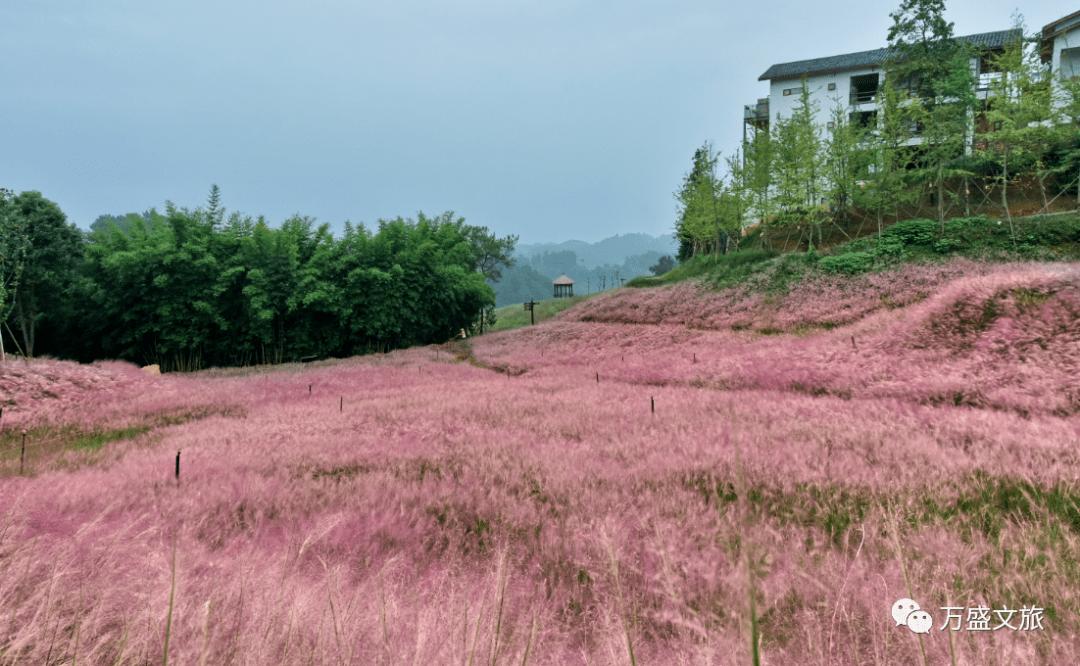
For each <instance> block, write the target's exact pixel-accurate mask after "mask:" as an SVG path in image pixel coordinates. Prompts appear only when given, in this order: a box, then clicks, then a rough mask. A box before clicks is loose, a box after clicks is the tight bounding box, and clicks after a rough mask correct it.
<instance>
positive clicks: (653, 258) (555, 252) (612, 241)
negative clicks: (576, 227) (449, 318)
mask: <svg viewBox="0 0 1080 666" xmlns="http://www.w3.org/2000/svg"><path fill="white" fill-rule="evenodd" d="M677 250H678V247H677V245H676V244H675V241H674V240H673V239H672V238H671V237H670V236H659V237H656V238H654V237H652V236H649V235H648V234H626V235H624V236H612V237H611V238H606V239H604V240H602V241H600V242H599V243H586V242H584V241H577V240H571V241H566V242H564V243H533V244H531V245H521V246H518V247H517V248H515V251H514V255H513V256H514V259H515V260H516V261H517V264H516V265H515V266H514V267H513V268H507V269H504V270H503V272H502V274H503V276H502V279H501V280H499V281H498V282H497V283H490V284H491V286H492V287H493V288H494V289H495V306H496V307H500V308H501V307H505V306H507V305H512V304H515V303H523V302H525V301H528V300H537V301H539V300H544V299H548V298H551V297H552V294H553V291H554V290H553V288H552V284H551V283H552V281H554V280H555V279H556V278H558V277H559V276H560V275H566V276H567V277H569V278H570V279H571V280H573V281H574V293H575V294H588V293H596V292H597V291H601V290H603V291H606V290H609V289H612V288H613V287H615V286H618V285H620V284H621V283H622V281H623V280H629V279H631V278H635V277H638V276H640V275H650V274H651V273H650V272H649V267H650V266H653V265H655V264H656V262H657V261H659V259H660V257H662V256H664V255H671V256H674V255H675V253H676V251H677Z"/></svg>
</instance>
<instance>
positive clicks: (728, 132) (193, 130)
mask: <svg viewBox="0 0 1080 666" xmlns="http://www.w3.org/2000/svg"><path fill="white" fill-rule="evenodd" d="M946 4H947V11H946V17H947V19H948V20H950V21H952V22H954V23H955V31H956V34H957V35H966V34H973V33H979V32H989V31H993V30H1004V29H1007V28H1009V27H1010V25H1011V18H1010V17H1011V15H1012V13H1013V11H1014V10H1015V9H1017V7H1018V5H1017V3H1016V1H1015V0H1007V1H1006V0H947V3H946ZM898 6H899V0H895V2H884V3H879V2H866V1H865V0H864V1H861V2H857V1H855V0H824V1H823V0H816V1H814V2H808V1H805V0H803V1H799V2H791V1H787V0H784V1H783V2H747V1H742V2H715V1H713V2H707V1H698V0H665V1H653V0H650V1H642V0H619V1H618V2H614V1H611V2H608V1H603V2H590V1H588V0H585V1H582V0H575V1H567V0H497V1H495V0H394V1H392V2H364V1H362V0H361V1H356V0H351V1H345V0H342V1H340V2H327V1H324V0H304V1H303V2H300V1H294V0H287V1H278V2H273V1H269V2H268V1H267V0H259V1H258V2H254V1H244V2H236V1H231V0H214V1H213V2H207V1H205V0H185V1H184V2H175V3H171V4H170V3H165V2H147V1H146V0H123V1H121V0H92V1H87V0H0V133H2V136H3V140H2V141H0V187H6V188H8V189H11V190H14V191H15V192H22V191H24V190H38V191H40V192H41V193H42V194H43V195H44V196H45V197H46V198H48V199H51V200H53V201H55V202H57V203H58V204H59V205H60V207H61V208H62V209H63V210H64V212H65V213H67V215H68V219H69V221H73V222H75V223H76V224H78V226H79V227H81V228H83V229H88V228H89V225H90V223H91V222H93V221H94V219H96V218H97V217H98V216H99V215H101V214H104V213H108V214H123V213H129V212H141V211H143V210H146V209H148V208H150V207H156V208H157V209H158V210H159V211H161V210H163V209H164V203H165V201H166V200H167V199H168V200H171V201H172V202H173V203H175V204H176V205H177V206H182V207H188V208H195V207H198V206H204V205H205V202H206V198H207V194H208V192H209V189H210V185H211V184H212V183H217V184H218V186H219V187H220V188H221V194H222V204H223V205H224V206H225V207H226V208H227V209H228V210H229V211H230V212H231V211H241V212H243V213H246V214H250V215H253V216H255V215H259V214H262V215H265V216H266V218H267V220H268V221H270V223H271V224H272V225H273V226H277V225H279V224H280V223H281V222H282V221H283V220H285V219H286V218H288V217H289V216H290V215H292V214H293V213H301V214H303V215H308V216H312V217H315V218H317V220H318V222H320V223H321V222H328V223H330V224H331V227H332V228H333V229H334V231H335V233H340V231H341V229H342V228H343V222H344V221H345V220H351V221H352V222H353V223H354V224H355V223H359V222H363V223H365V224H366V225H367V226H368V227H369V228H372V227H374V226H375V225H376V223H377V221H378V220H379V219H380V218H393V217H397V216H399V215H400V216H402V217H414V216H415V214H416V212H417V211H423V212H424V213H425V214H428V215H437V214H440V213H442V212H443V211H447V210H453V211H455V212H456V213H457V214H458V215H460V216H463V217H465V218H466V221H467V222H468V223H470V224H474V225H479V226H486V227H488V228H490V229H491V230H492V231H494V232H495V233H497V234H499V235H500V236H504V235H507V234H516V235H518V236H520V239H521V242H522V243H535V242H546V241H554V242H561V241H565V240H570V239H577V240H584V241H588V242H595V241H599V240H602V239H604V238H607V237H609V236H613V235H615V234H625V233H631V232H640V233H647V234H651V235H654V236H656V235H660V234H666V233H670V232H671V230H672V228H673V224H674V218H675V202H674V199H673V197H672V192H673V191H675V190H676V189H677V188H678V186H679V183H680V181H681V179H682V176H683V174H684V173H685V172H686V171H687V170H688V169H689V167H690V163H691V159H692V157H693V153H694V149H695V148H697V147H698V146H700V145H701V144H702V143H703V142H704V141H706V140H711V141H712V142H713V144H714V147H715V148H716V149H718V150H720V151H722V153H723V154H730V153H731V152H732V151H734V150H735V149H736V148H737V147H738V144H739V141H740V139H741V136H742V129H741V124H740V123H741V122H742V110H743V105H744V104H752V103H754V101H755V100H756V99H757V98H758V97H764V96H765V95H767V94H768V83H767V82H764V81H758V80H757V79H758V76H760V75H761V74H762V73H763V72H764V71H765V70H766V69H768V67H769V66H770V65H773V64H776V63H783V62H790V61H794V60H805V59H809V58H817V57H823V56H829V55H837V54H841V53H850V52H855V51H864V50H869V49H875V48H879V47H882V46H885V45H886V36H887V33H888V29H889V26H890V25H891V24H892V19H890V18H889V13H890V12H893V11H895V10H896V8H897V7H898ZM1075 9H1076V8H1075V7H1071V6H1067V5H1062V4H1060V3H1058V2H1049V1H1040V2H1030V3H1028V4H1025V5H1020V6H1019V11H1020V12H1022V13H1023V14H1024V18H1025V19H1026V23H1027V27H1028V29H1029V31H1034V30H1038V29H1039V28H1041V27H1042V26H1043V25H1045V24H1046V23H1049V22H1050V21H1053V20H1056V19H1058V18H1061V17H1062V16H1065V15H1067V14H1069V13H1071V12H1072V11H1074V10H1075Z"/></svg>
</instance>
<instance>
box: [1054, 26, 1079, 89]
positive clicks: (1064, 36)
mask: <svg viewBox="0 0 1080 666" xmlns="http://www.w3.org/2000/svg"><path fill="white" fill-rule="evenodd" d="M1078 47H1080V26H1077V27H1075V28H1072V29H1070V30H1066V31H1065V32H1063V33H1061V34H1060V35H1057V36H1056V37H1054V57H1053V61H1052V64H1053V71H1054V72H1060V73H1061V75H1062V76H1064V77H1065V78H1071V77H1074V76H1080V53H1078V52H1076V51H1071V52H1068V53H1062V51H1065V50H1066V49H1076V48H1078Z"/></svg>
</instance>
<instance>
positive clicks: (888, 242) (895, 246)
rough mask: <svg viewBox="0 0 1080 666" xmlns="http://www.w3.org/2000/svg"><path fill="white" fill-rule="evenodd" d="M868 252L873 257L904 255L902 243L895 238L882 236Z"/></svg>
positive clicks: (897, 256)
mask: <svg viewBox="0 0 1080 666" xmlns="http://www.w3.org/2000/svg"><path fill="white" fill-rule="evenodd" d="M870 254H871V255H872V256H874V257H895V258H901V257H903V256H904V243H903V242H901V241H899V240H896V239H895V238H883V239H881V241H880V242H879V243H878V244H877V247H875V248H874V249H873V250H871V251H870Z"/></svg>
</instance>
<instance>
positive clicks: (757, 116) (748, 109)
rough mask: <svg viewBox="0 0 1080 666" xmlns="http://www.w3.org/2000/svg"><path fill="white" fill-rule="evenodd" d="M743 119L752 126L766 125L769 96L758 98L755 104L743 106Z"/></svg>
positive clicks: (767, 121)
mask: <svg viewBox="0 0 1080 666" xmlns="http://www.w3.org/2000/svg"><path fill="white" fill-rule="evenodd" d="M743 121H744V122H746V123H747V124H748V125H753V126H754V127H767V126H768V125H769V98H768V97H766V98H765V99H759V100H758V101H757V104H753V105H750V104H747V105H746V106H744V107H743Z"/></svg>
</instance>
